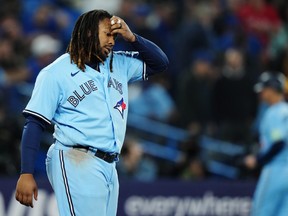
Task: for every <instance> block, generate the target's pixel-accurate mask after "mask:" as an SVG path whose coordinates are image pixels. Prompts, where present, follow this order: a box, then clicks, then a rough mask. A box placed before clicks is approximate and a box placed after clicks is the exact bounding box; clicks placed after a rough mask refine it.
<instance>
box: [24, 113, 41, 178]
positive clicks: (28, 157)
mask: <svg viewBox="0 0 288 216" xmlns="http://www.w3.org/2000/svg"><path fill="white" fill-rule="evenodd" d="M44 129H45V124H44V123H43V122H41V120H40V119H37V118H36V117H33V116H28V117H27V118H26V122H25V126H24V129H23V134H22V140H21V174H23V173H31V174H33V173H34V164H35V160H36V156H37V152H38V150H39V146H40V141H41V137H42V133H43V131H44Z"/></svg>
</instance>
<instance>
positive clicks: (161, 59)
mask: <svg viewBox="0 0 288 216" xmlns="http://www.w3.org/2000/svg"><path fill="white" fill-rule="evenodd" d="M111 30H112V34H113V35H115V34H120V35H121V36H122V37H123V38H124V40H126V41H128V42H130V43H131V45H132V46H133V48H135V50H136V51H138V52H139V54H140V56H141V58H142V60H143V61H144V62H145V64H146V74H147V75H153V74H155V73H160V72H164V71H166V70H167V68H168V64H169V60H168V58H167V56H166V54H165V53H164V52H163V51H162V50H161V49H160V48H159V47H158V46H157V45H156V44H155V43H153V42H151V41H149V40H147V39H145V38H143V37H141V36H139V35H137V34H134V33H133V32H132V31H131V30H130V28H129V26H128V25H127V24H126V23H125V21H124V20H122V19H121V18H119V17H116V16H113V17H112V18H111Z"/></svg>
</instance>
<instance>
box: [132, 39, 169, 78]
mask: <svg viewBox="0 0 288 216" xmlns="http://www.w3.org/2000/svg"><path fill="white" fill-rule="evenodd" d="M135 36H136V40H135V41H134V42H132V43H131V44H132V46H133V48H135V49H136V51H138V52H139V53H140V55H141V57H142V60H143V61H144V62H145V63H146V66H147V70H148V71H147V72H148V74H149V73H150V75H151V74H154V73H158V72H164V71H166V70H167V68H168V64H169V60H168V58H167V56H166V55H165V53H164V52H163V51H162V50H161V49H160V48H159V47H158V46H157V45H156V44H154V43H153V42H151V41H149V40H147V39H145V38H143V37H141V36H139V35H137V34H135Z"/></svg>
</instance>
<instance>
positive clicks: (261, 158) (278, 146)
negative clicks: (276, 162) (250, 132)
mask: <svg viewBox="0 0 288 216" xmlns="http://www.w3.org/2000/svg"><path fill="white" fill-rule="evenodd" d="M284 147H285V142H284V141H283V140H281V141H278V142H276V143H274V144H273V145H272V146H271V148H270V149H269V150H268V152H266V153H265V154H259V155H258V156H257V164H258V166H260V167H263V166H264V165H266V164H267V163H269V162H270V161H271V160H272V159H273V158H274V157H275V156H276V155H278V154H279V153H280V152H281V150H282V149H283V148H284Z"/></svg>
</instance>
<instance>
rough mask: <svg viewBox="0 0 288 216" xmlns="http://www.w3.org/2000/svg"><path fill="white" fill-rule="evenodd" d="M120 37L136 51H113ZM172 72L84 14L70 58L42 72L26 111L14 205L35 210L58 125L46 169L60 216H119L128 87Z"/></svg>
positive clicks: (121, 28)
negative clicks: (41, 171) (40, 156)
mask: <svg viewBox="0 0 288 216" xmlns="http://www.w3.org/2000/svg"><path fill="white" fill-rule="evenodd" d="M117 35H121V36H122V37H123V38H124V39H125V40H126V41H127V42H129V43H131V45H132V47H133V48H134V49H135V52H113V46H114V44H115V38H116V36H117ZM167 67H168V59H167V57H166V55H165V54H164V53H163V51H162V50H161V49H160V48H159V47H157V46H156V45H155V44H154V43H152V42H150V41H149V40H147V39H144V38H143V37H141V36H139V35H136V34H134V33H133V32H131V30H130V29H129V27H128V26H127V24H126V23H125V21H124V20H123V19H121V18H120V17H117V16H112V15H110V14H109V13H108V12H106V11H103V10H92V11H89V12H87V13H84V14H82V15H81V16H80V17H79V18H78V20H77V22H76V24H75V27H74V30H73V33H72V36H71V41H70V44H69V46H68V48H67V53H65V54H63V55H62V56H60V57H59V58H58V59H56V60H55V61H54V62H53V63H51V64H50V65H48V66H47V67H45V68H44V69H42V70H41V72H40V73H39V75H38V77H37V80H36V83H35V87H34V90H33V93H32V96H31V99H30V101H29V102H28V105H27V107H26V108H25V110H24V111H23V113H24V116H25V117H26V122H25V126H24V129H23V136H22V141H21V175H20V177H19V180H18V182H17V186H16V194H15V196H16V199H17V200H18V201H19V202H20V203H22V204H23V205H26V206H30V207H33V198H34V199H35V200H37V184H36V183H35V180H34V177H33V171H34V162H35V156H36V154H37V150H38V148H39V143H40V138H41V134H42V131H43V130H44V129H45V127H46V125H48V124H51V123H52V122H53V123H54V124H55V131H54V134H53V136H54V138H55V142H54V143H53V144H52V145H51V147H50V148H49V151H48V153H47V159H46V170H47V175H48V178H49V181H50V183H51V185H52V187H53V189H54V192H55V194H56V199H57V204H58V208H59V213H60V215H65V216H67V215H73V216H75V215H81V216H86V215H89V216H90V215H97V216H113V215H116V211H117V201H118V187H119V185H118V177H117V172H116V169H115V162H116V161H117V160H118V156H119V153H120V151H121V147H122V143H123V141H124V135H125V130H126V120H127V113H128V83H129V82H134V81H137V80H147V78H148V77H149V76H150V75H152V74H154V73H158V72H163V71H165V70H166V69H167Z"/></svg>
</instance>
